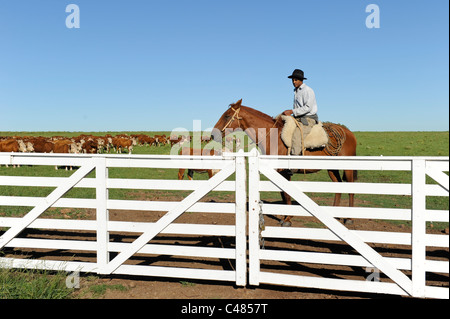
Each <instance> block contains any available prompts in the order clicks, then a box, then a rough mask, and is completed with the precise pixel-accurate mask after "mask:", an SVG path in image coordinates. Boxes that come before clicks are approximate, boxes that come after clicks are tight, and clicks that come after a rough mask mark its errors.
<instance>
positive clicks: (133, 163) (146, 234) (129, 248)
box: [0, 152, 449, 298]
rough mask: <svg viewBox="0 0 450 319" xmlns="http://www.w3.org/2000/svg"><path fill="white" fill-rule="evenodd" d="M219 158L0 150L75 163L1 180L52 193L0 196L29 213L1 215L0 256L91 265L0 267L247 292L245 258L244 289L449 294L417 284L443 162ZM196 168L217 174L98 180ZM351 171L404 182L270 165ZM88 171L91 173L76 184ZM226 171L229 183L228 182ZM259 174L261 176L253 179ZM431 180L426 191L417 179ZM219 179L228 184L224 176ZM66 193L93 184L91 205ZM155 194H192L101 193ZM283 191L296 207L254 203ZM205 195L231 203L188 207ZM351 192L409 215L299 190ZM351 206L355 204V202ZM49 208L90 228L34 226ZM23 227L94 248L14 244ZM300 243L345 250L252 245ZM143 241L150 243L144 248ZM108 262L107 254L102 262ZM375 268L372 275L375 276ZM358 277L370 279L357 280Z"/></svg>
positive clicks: (437, 218)
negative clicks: (322, 199)
mask: <svg viewBox="0 0 450 319" xmlns="http://www.w3.org/2000/svg"><path fill="white" fill-rule="evenodd" d="M225 155H226V156H223V157H222V156H213V157H210V156H207V157H200V156H194V157H187V156H181V157H180V156H162V155H161V156H157V155H155V156H149V155H145V156H144V155H141V156H140V155H120V156H119V155H89V156H87V155H57V154H16V153H8V154H6V153H2V154H0V165H2V164H3V165H4V164H11V165H13V164H20V165H47V166H54V165H61V166H68V165H72V166H78V167H80V168H79V169H77V170H76V171H75V172H74V173H73V174H72V175H71V176H70V177H68V178H61V177H34V176H26V177H22V176H21V177H17V176H0V187H2V186H21V187H27V186H43V187H56V188H55V189H54V190H53V191H52V192H51V193H50V194H49V195H48V196H47V197H45V198H43V197H21V196H3V195H2V194H1V193H0V206H32V207H34V208H33V209H32V210H31V211H30V212H28V213H27V214H26V215H24V216H23V217H0V227H3V228H7V231H6V232H4V233H3V234H2V236H1V237H0V251H1V249H2V248H3V247H16V248H21V249H22V248H32V249H50V250H57V249H63V250H69V251H77V250H79V251H91V252H94V253H95V254H96V260H95V261H94V262H81V261H63V260H47V259H45V260H42V259H36V260H32V259H21V258H12V257H9V258H0V264H1V266H3V267H27V268H43V269H56V270H65V271H85V272H96V273H99V274H130V275H148V276H159V277H174V278H195V279H206V280H221V281H232V282H235V283H236V285H238V286H245V285H246V284H247V252H248V264H249V272H248V276H249V283H250V285H259V284H260V283H268V284H275V285H288V286H299V287H311V288H319V289H334V290H346V291H361V292H369V293H388V294H399V295H409V296H414V297H432V298H449V288H448V287H437V286H430V285H427V280H426V274H427V272H430V273H438V274H447V275H446V277H445V278H446V280H447V285H448V273H449V262H448V247H449V236H448V235H442V234H427V233H426V222H427V221H434V222H446V223H448V222H449V212H448V211H444V210H431V209H427V207H426V197H427V196H447V197H448V191H449V178H448V175H447V174H445V173H444V172H448V171H449V160H448V157H435V158H424V157H348V158H344V157H339V158H336V157H335V158H332V157H272V156H261V155H259V154H257V153H256V152H253V153H251V154H249V153H245V154H244V153H238V154H225ZM245 158H248V163H249V167H248V170H249V172H248V177H249V183H248V189H249V196H248V204H249V206H248V211H249V217H248V218H249V225H248V250H247V235H246V230H247V222H246V220H247V217H246V204H247V191H246V188H247V183H246V178H247V174H246V169H245ZM117 167H122V168H161V169H167V168H179V167H182V168H193V169H195V168H197V169H198V168H201V169H219V170H220V172H219V173H218V174H216V175H215V176H214V177H213V178H211V179H210V180H206V181H197V180H196V181H178V180H160V179H159V180H152V179H119V178H110V177H108V169H109V168H117ZM286 168H289V169H341V170H342V169H357V170H359V171H364V170H367V171H371V170H377V171H410V172H411V176H412V178H411V182H410V183H401V184H400V183H384V184H380V183H360V182H356V183H332V182H288V181H287V180H286V179H284V178H283V177H281V175H279V174H278V172H277V169H286ZM92 171H95V177H92V176H91V177H87V175H89V174H90V173H91V172H92ZM233 173H235V175H234V176H235V178H234V179H233V180H230V178H229V177H230V176H231V175H232V174H233ZM261 175H264V176H266V177H267V179H268V180H262V179H261ZM427 175H428V176H429V177H431V178H432V179H433V180H434V181H436V182H437V183H433V184H430V183H428V184H427V183H426V176H427ZM227 179H228V180H227ZM73 187H82V188H93V189H95V190H96V196H95V199H88V198H86V199H80V198H62V197H63V195H64V194H66V193H67V192H68V191H69V190H70V189H71V188H73ZM113 188H120V189H144V190H149V189H157V190H169V189H170V190H191V191H193V192H192V193H191V194H190V195H188V196H187V197H185V198H184V199H183V200H182V201H181V202H173V201H172V202H171V201H137V200H114V199H110V198H109V195H108V190H109V189H113ZM279 190H284V191H286V192H287V193H289V194H290V195H291V196H292V197H293V199H294V200H296V201H297V202H298V203H299V204H300V205H292V206H286V205H279V204H270V203H262V202H261V201H260V199H261V198H262V197H264V193H265V192H268V191H279ZM211 191H232V192H235V201H234V202H232V203H211V202H208V203H206V202H199V200H200V199H201V198H203V197H204V196H205V195H206V194H208V193H209V192H211ZM311 192H313V193H322V192H323V193H335V192H339V193H355V194H379V195H397V196H398V195H399V196H411V209H404V208H395V207H393V208H372V207H353V208H349V207H329V206H320V205H318V204H317V203H316V202H314V201H313V200H312V199H311V198H310V197H308V195H307V194H305V193H311ZM356 206H357V205H356ZM49 207H62V208H67V207H71V208H91V209H95V210H96V219H95V220H74V219H72V220H70V219H69V220H67V219H49V218H40V215H41V214H42V213H43V212H44V211H46V210H47V209H48V208H49ZM109 210H129V211H132V210H138V211H158V212H159V211H165V212H167V213H165V214H164V215H163V216H162V217H161V218H160V219H159V220H158V221H157V222H136V221H111V220H110V219H109ZM185 212H203V213H213V214H214V213H227V214H234V221H235V222H234V225H214V224H212V225H211V224H208V225H203V224H181V223H176V222H174V221H175V220H176V219H177V218H178V217H179V216H181V215H182V214H183V213H185ZM274 214H276V215H291V216H299V217H302V216H305V217H306V216H314V217H316V218H317V219H318V220H319V221H320V222H321V223H322V224H323V225H324V226H325V228H307V227H295V226H296V225H295V223H294V225H293V226H294V227H290V228H282V227H275V226H266V227H265V228H262V227H261V223H260V222H261V220H262V218H263V217H264V216H265V217H266V218H268V217H267V215H274ZM336 218H355V219H367V220H377V219H383V220H403V221H411V222H412V230H411V232H386V231H373V230H372V231H371V230H349V229H347V228H346V227H345V226H344V225H343V224H342V223H340V222H339V221H338V220H337V219H336ZM26 228H36V229H42V230H47V229H57V230H75V231H91V232H94V233H95V236H94V237H95V240H61V239H60V240H57V239H49V238H38V239H36V238H28V237H26V238H21V237H20V236H19V234H20V233H21V232H22V231H23V230H24V229H26ZM110 232H118V233H124V232H125V233H137V234H139V236H138V237H137V239H135V240H134V241H133V242H131V243H128V242H127V243H125V242H114V241H111V239H110ZM158 234H176V235H177V236H190V235H194V236H199V238H200V237H201V236H227V237H230V238H235V239H234V242H235V245H234V247H232V248H230V247H228V248H226V247H206V246H205V247H199V246H179V245H172V244H169V245H161V244H152V243H151V241H152V240H153V239H154V238H155V236H156V235H158ZM262 238H263V239H266V240H267V241H276V240H291V241H292V240H294V241H302V240H308V241H310V242H313V243H314V242H315V241H317V242H330V244H333V243H336V242H338V243H340V244H342V245H344V244H345V245H349V247H351V248H352V249H353V252H354V253H352V254H349V253H338V252H334V251H331V252H319V251H302V250H301V249H298V248H294V249H280V248H279V247H277V249H272V248H271V247H270V245H266V247H264V248H263V247H261V239H262ZM149 242H150V243H149ZM374 244H375V245H377V244H378V245H379V244H383V245H386V247H388V248H389V247H390V246H389V245H396V247H398V245H402V246H404V247H405V249H406V250H409V251H410V254H409V256H406V257H403V256H402V257H401V258H400V257H389V256H384V255H386V253H384V254H381V253H380V252H377V249H378V248H376V247H375V248H374V246H373V245H374ZM430 247H434V248H436V247H437V249H440V248H442V250H443V251H444V252H445V255H446V259H445V258H444V260H442V258H441V259H440V260H436V259H432V258H427V248H430ZM113 254H116V255H114V256H113ZM136 254H139V255H141V254H143V255H173V256H189V257H202V258H219V259H228V260H234V267H232V268H233V269H232V270H223V269H214V270H210V269H200V268H180V267H161V266H151V265H135V264H132V262H130V258H131V257H133V256H135V255H136ZM267 261H268V262H281V263H283V262H286V263H298V264H303V263H305V264H316V265H332V266H333V265H334V266H348V267H363V268H366V267H369V268H372V269H375V270H377V271H378V270H379V271H380V273H381V274H383V275H385V276H386V278H383V279H382V280H374V281H369V280H364V279H363V280H354V279H344V278H342V279H339V278H326V277H318V276H317V275H314V274H312V275H305V274H301V275H299V274H296V273H292V272H290V273H282V272H278V271H276V270H271V269H270V268H269V269H265V264H264V263H265V262H267ZM375 270H374V271H375ZM368 275H369V274H368Z"/></svg>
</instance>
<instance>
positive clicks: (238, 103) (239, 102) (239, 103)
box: [234, 99, 242, 106]
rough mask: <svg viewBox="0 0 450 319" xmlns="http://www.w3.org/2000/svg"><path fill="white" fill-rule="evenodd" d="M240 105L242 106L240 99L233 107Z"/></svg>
mask: <svg viewBox="0 0 450 319" xmlns="http://www.w3.org/2000/svg"><path fill="white" fill-rule="evenodd" d="M241 104H242V99H240V100H239V101H237V102H236V104H234V105H236V106H241Z"/></svg>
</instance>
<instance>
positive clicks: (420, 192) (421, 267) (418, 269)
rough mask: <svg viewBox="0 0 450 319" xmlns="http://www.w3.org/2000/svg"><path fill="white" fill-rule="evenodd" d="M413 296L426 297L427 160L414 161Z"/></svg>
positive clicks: (412, 217)
mask: <svg viewBox="0 0 450 319" xmlns="http://www.w3.org/2000/svg"><path fill="white" fill-rule="evenodd" d="M411 171H412V183H411V195H412V209H411V221H412V233H411V246H412V261H411V262H412V265H411V270H412V294H413V297H419V298H423V297H425V259H426V244H425V237H426V215H425V214H426V195H425V183H426V177H425V160H424V159H413V160H412V166H411Z"/></svg>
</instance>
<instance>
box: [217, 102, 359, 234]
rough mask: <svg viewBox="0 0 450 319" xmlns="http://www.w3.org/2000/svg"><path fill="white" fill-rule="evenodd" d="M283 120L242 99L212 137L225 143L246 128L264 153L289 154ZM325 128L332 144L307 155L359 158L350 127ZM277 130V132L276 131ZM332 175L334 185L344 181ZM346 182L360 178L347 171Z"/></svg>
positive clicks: (288, 173)
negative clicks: (243, 101) (236, 132)
mask: <svg viewBox="0 0 450 319" xmlns="http://www.w3.org/2000/svg"><path fill="white" fill-rule="evenodd" d="M283 125H284V123H283V121H282V120H281V118H280V117H277V118H276V119H274V118H272V117H271V116H269V115H267V114H264V113H262V112H260V111H257V110H255V109H252V108H250V107H247V106H243V105H242V99H241V100H239V101H237V102H236V103H235V104H231V105H230V107H229V108H228V110H226V111H225V113H223V114H222V116H221V117H220V119H219V121H218V122H217V123H216V125H215V126H214V129H213V131H212V134H211V135H212V137H213V139H214V140H215V141H221V140H222V138H223V137H224V136H225V135H226V134H227V133H229V132H232V131H233V130H236V129H242V130H243V131H245V132H246V133H247V135H248V136H249V138H250V139H251V140H252V141H253V142H254V143H257V145H258V146H259V148H260V149H261V151H262V152H263V153H264V154H267V155H287V152H288V148H287V147H286V145H285V144H284V143H283V141H282V140H281V129H282V128H283ZM324 128H325V130H326V131H327V133H328V135H329V142H328V145H326V146H325V147H322V148H318V149H314V150H305V153H304V155H306V156H355V155H356V138H355V136H354V135H353V133H352V132H351V131H350V130H348V129H347V128H345V127H343V126H340V125H337V124H331V123H328V124H324ZM271 129H277V130H278V136H276V137H275V138H274V137H273V136H271V135H272V134H270V131H271ZM272 131H273V130H272ZM318 171H319V170H303V169H302V170H297V171H295V170H294V171H289V170H282V171H281V174H282V175H283V176H284V177H285V178H286V179H288V180H290V179H291V175H292V173H302V174H308V173H315V172H318ZM328 174H329V176H330V178H331V180H332V181H333V182H342V179H341V175H340V173H339V171H338V170H329V171H328ZM343 179H344V180H345V181H347V182H353V181H354V180H355V179H356V171H353V170H345V171H344V175H343ZM281 195H282V197H283V200H284V202H285V203H286V204H288V205H290V204H291V197H290V196H289V195H288V194H287V193H285V192H282V193H281ZM340 200H341V194H335V197H334V206H339V204H340ZM353 205H354V194H349V206H350V207H353ZM290 220H291V216H285V217H284V218H283V219H282V220H281V222H280V223H281V225H282V226H290V225H291V222H290Z"/></svg>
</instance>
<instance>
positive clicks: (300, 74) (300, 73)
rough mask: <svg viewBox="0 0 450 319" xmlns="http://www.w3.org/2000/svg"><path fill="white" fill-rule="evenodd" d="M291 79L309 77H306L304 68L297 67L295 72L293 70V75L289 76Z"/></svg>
mask: <svg viewBox="0 0 450 319" xmlns="http://www.w3.org/2000/svg"><path fill="white" fill-rule="evenodd" d="M288 78H289V79H299V80H302V81H303V80H307V78H305V74H304V73H303V71H302V70H299V69H295V70H294V72H292V75H290V76H288Z"/></svg>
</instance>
